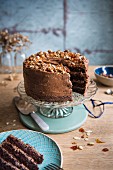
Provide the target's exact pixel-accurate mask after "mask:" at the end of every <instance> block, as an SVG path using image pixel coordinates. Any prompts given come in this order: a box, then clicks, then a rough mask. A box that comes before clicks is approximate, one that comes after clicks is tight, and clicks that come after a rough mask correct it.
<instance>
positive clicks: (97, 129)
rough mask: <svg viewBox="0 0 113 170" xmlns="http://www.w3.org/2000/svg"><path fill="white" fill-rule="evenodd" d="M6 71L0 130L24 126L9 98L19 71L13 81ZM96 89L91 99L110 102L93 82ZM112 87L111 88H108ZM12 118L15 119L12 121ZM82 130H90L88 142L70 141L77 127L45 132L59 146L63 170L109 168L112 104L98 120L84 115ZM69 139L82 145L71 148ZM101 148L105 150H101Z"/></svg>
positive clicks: (112, 139)
mask: <svg viewBox="0 0 113 170" xmlns="http://www.w3.org/2000/svg"><path fill="white" fill-rule="evenodd" d="M94 68H95V67H94V66H90V67H89V74H90V77H91V78H94V79H95V77H94V73H93V70H94ZM7 78H8V75H7V74H1V75H0V83H1V82H2V81H5V82H6V83H7V85H6V86H3V85H0V132H2V131H8V130H12V129H26V127H25V126H24V125H22V123H21V122H20V120H19V116H18V112H17V110H16V109H15V107H14V105H13V102H12V100H13V97H14V96H16V95H18V94H17V92H16V91H15V87H17V85H18V83H19V82H20V81H21V80H22V78H23V77H22V74H19V75H18V79H17V80H13V81H9V80H7ZM97 86H98V91H97V93H96V95H95V96H94V99H99V100H102V101H103V102H104V101H113V96H109V95H106V94H105V93H104V91H105V90H107V89H108V87H105V86H102V85H100V84H99V83H97ZM111 89H112V90H113V88H111ZM15 120H16V122H15ZM82 128H84V129H85V130H92V131H93V132H92V133H91V135H90V136H89V140H88V141H84V139H83V138H81V139H80V140H76V141H75V140H74V139H73V137H74V136H77V137H81V135H82V133H81V132H79V129H77V130H74V131H71V132H68V133H64V134H55V135H53V134H48V135H49V136H50V137H51V138H53V139H54V140H55V141H56V142H57V143H58V144H59V146H60V147H61V150H62V153H63V167H64V170H82V169H83V170H113V105H106V106H105V112H104V114H103V115H102V116H101V117H100V118H99V119H94V118H91V117H90V116H89V117H88V119H87V121H86V122H85V123H84V125H83V126H82ZM97 138H98V139H100V140H101V141H104V142H105V143H96V142H95V139H97ZM73 142H77V144H78V145H81V146H83V150H78V149H77V150H75V151H74V150H72V149H71V148H70V147H71V146H74V145H75V144H72V143H73ZM88 142H94V143H95V144H94V146H87V143H88ZM103 148H108V149H109V151H107V152H103V151H102V149H103Z"/></svg>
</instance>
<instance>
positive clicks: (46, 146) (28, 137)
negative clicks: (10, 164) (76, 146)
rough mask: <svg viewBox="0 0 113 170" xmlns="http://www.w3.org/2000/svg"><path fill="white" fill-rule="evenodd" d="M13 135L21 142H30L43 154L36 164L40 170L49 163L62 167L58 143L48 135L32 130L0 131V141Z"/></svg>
mask: <svg viewBox="0 0 113 170" xmlns="http://www.w3.org/2000/svg"><path fill="white" fill-rule="evenodd" d="M10 134H12V135H14V136H15V137H17V138H19V139H21V140H22V141H23V142H25V143H28V144H30V145H31V146H33V147H34V148H35V149H36V150H37V151H39V152H40V153H41V154H43V156H44V161H43V162H42V164H40V165H38V167H39V169H40V170H44V167H46V166H47V165H48V164H50V163H54V164H56V165H58V166H60V167H62V163H63V158H62V153H61V150H60V148H59V146H58V144H57V143H56V142H55V141H54V140H53V139H51V138H50V137H49V136H47V135H45V134H43V133H41V132H36V131H32V130H11V131H7V132H2V133H0V143H1V142H2V141H3V140H5V139H6V138H7V136H8V135H10Z"/></svg>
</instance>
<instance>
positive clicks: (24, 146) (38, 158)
mask: <svg viewBox="0 0 113 170" xmlns="http://www.w3.org/2000/svg"><path fill="white" fill-rule="evenodd" d="M6 141H7V142H9V143H11V144H13V145H14V146H16V147H18V148H19V149H21V150H22V151H24V152H25V153H26V154H27V155H30V156H31V157H32V159H34V161H35V162H36V163H37V164H41V163H42V161H43V155H41V154H40V153H39V152H37V151H36V150H35V149H34V148H33V147H31V146H30V145H29V144H25V143H24V142H23V141H22V140H20V139H18V138H16V137H14V136H13V135H9V136H8V137H7V139H6Z"/></svg>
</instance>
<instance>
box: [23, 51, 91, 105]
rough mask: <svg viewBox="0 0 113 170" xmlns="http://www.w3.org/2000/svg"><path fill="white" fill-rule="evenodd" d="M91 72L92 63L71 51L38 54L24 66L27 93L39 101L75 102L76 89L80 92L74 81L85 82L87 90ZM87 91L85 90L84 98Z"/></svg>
mask: <svg viewBox="0 0 113 170" xmlns="http://www.w3.org/2000/svg"><path fill="white" fill-rule="evenodd" d="M87 70H88V60H87V59H86V57H85V56H82V55H81V54H79V53H72V52H70V51H68V50H65V51H64V52H62V51H60V50H58V51H50V50H48V52H38V53H37V54H33V55H31V56H30V57H29V58H27V59H26V60H25V61H24V63H23V76H24V84H25V91H26V93H27V95H28V96H31V97H32V98H34V99H36V100H42V101H47V102H62V101H71V100H72V90H73V89H74V91H75V92H76V88H75V84H73V82H75V81H77V80H81V81H84V89H85V90H84V91H86V88H87V85H86V84H87V82H88V74H87ZM73 86H74V87H73ZM82 87H83V84H82ZM84 91H83V90H82V91H81V93H82V94H83V95H84ZM77 92H78V89H77Z"/></svg>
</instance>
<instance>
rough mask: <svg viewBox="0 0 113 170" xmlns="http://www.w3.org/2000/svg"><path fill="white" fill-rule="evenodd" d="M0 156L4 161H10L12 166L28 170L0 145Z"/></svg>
mask: <svg viewBox="0 0 113 170" xmlns="http://www.w3.org/2000/svg"><path fill="white" fill-rule="evenodd" d="M0 157H2V159H4V160H5V161H6V162H10V163H11V164H12V165H13V166H16V167H17V168H18V169H21V170H29V169H28V168H27V167H25V166H24V165H23V164H20V162H19V161H18V160H17V159H15V158H14V156H13V155H11V154H9V153H8V152H7V150H5V149H4V148H2V147H1V146H0Z"/></svg>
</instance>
